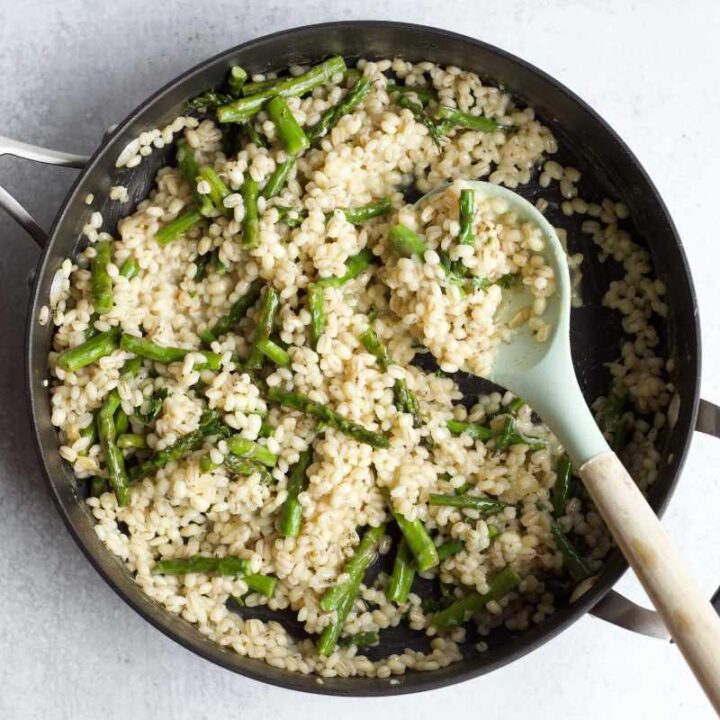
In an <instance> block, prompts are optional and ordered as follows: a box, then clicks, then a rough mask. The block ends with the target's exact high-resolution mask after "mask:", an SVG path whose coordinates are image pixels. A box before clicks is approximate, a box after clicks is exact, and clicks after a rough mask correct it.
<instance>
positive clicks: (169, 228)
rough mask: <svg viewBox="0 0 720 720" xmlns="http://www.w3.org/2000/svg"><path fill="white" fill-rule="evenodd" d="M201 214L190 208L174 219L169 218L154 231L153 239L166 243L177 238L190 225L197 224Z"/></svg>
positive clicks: (201, 217) (162, 243)
mask: <svg viewBox="0 0 720 720" xmlns="http://www.w3.org/2000/svg"><path fill="white" fill-rule="evenodd" d="M202 219H203V216H202V215H201V214H200V212H199V211H197V210H190V211H188V212H186V213H185V214H184V215H179V216H178V217H176V218H175V219H174V220H171V221H170V222H169V223H168V224H167V225H166V226H165V227H163V228H160V230H158V231H157V232H156V233H155V240H157V241H158V242H159V243H160V244H161V245H167V244H168V243H169V242H172V241H173V240H177V238H179V237H180V236H181V235H184V234H185V233H186V232H187V231H188V230H189V229H190V228H191V227H193V226H194V225H197V224H198V223H199V222H200V221H201V220H202Z"/></svg>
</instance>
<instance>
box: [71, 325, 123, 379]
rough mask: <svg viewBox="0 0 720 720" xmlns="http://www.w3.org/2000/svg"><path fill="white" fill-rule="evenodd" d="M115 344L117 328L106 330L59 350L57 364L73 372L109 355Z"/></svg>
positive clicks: (116, 343)
mask: <svg viewBox="0 0 720 720" xmlns="http://www.w3.org/2000/svg"><path fill="white" fill-rule="evenodd" d="M117 346H118V332H117V329H116V328H113V329H112V330H106V331H105V332H101V333H98V334H97V335H95V336H94V337H92V338H90V340H86V341H85V342H84V343H82V345H77V346H76V347H74V348H70V349H69V350H65V351H63V352H61V353H60V354H59V355H58V358H57V366H58V367H60V368H62V369H63V370H67V371H68V372H75V371H76V370H79V369H80V368H83V367H85V366H86V365H91V364H92V363H95V362H97V361H98V360H99V359H100V358H101V357H105V356H106V355H110V353H111V352H112V351H113V350H115V349H116V348H117Z"/></svg>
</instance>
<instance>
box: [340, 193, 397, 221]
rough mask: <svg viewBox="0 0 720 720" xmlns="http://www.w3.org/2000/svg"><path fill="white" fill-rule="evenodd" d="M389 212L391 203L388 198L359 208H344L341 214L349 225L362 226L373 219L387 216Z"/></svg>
mask: <svg viewBox="0 0 720 720" xmlns="http://www.w3.org/2000/svg"><path fill="white" fill-rule="evenodd" d="M391 210H392V202H391V200H390V198H389V197H385V198H380V200H375V201H374V202H371V203H368V204H367V205H361V206H360V207H349V208H344V209H343V214H344V215H345V218H346V219H347V221H348V222H349V223H352V224H353V225H362V224H363V223H365V222H367V221H368V220H372V219H373V218H375V217H380V216H382V215H387V214H388V213H389V212H390V211H391Z"/></svg>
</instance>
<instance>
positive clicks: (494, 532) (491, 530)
mask: <svg viewBox="0 0 720 720" xmlns="http://www.w3.org/2000/svg"><path fill="white" fill-rule="evenodd" d="M487 529H488V538H489V539H490V540H492V539H494V538H496V537H497V536H498V535H500V533H501V530H500V528H499V527H498V526H497V525H492V524H491V523H488V526H487Z"/></svg>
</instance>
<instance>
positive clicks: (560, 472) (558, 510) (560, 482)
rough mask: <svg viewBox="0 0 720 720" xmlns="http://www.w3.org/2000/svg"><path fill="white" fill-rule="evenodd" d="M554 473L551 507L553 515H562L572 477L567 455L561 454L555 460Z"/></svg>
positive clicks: (570, 464)
mask: <svg viewBox="0 0 720 720" xmlns="http://www.w3.org/2000/svg"><path fill="white" fill-rule="evenodd" d="M555 474H556V477H555V484H554V485H553V491H552V502H553V509H554V511H555V517H562V516H563V515H564V514H565V505H566V504H567V500H568V495H569V491H570V479H571V478H572V463H571V462H570V458H569V457H568V456H567V455H563V456H562V457H560V459H559V460H558V461H557V466H556V468H555Z"/></svg>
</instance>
